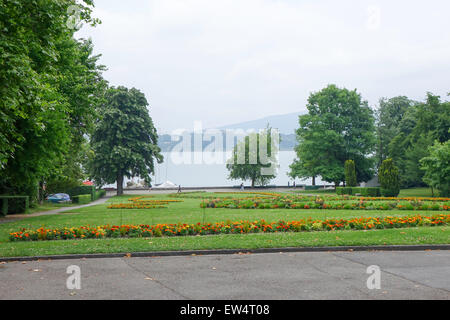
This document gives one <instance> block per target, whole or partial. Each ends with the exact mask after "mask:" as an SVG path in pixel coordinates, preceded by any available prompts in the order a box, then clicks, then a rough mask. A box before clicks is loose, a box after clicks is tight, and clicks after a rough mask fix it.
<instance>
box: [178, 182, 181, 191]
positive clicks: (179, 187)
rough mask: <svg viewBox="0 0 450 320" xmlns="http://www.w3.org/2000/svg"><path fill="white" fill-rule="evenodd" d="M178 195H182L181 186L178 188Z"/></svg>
mask: <svg viewBox="0 0 450 320" xmlns="http://www.w3.org/2000/svg"><path fill="white" fill-rule="evenodd" d="M178 193H181V184H180V185H179V186H178Z"/></svg>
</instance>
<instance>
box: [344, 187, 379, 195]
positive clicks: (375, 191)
mask: <svg viewBox="0 0 450 320" xmlns="http://www.w3.org/2000/svg"><path fill="white" fill-rule="evenodd" d="M336 194H337V195H350V196H351V195H356V194H360V195H361V196H364V197H379V196H381V189H380V188H360V187H355V188H351V187H340V188H336Z"/></svg>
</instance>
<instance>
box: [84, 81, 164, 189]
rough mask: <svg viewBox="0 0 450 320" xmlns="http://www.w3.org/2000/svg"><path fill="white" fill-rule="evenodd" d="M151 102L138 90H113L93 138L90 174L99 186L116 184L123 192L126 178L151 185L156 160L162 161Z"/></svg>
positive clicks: (104, 106) (107, 99)
mask: <svg viewBox="0 0 450 320" xmlns="http://www.w3.org/2000/svg"><path fill="white" fill-rule="evenodd" d="M147 106H148V102H147V99H146V98H145V95H144V94H143V93H142V92H140V91H139V90H138V89H135V88H132V89H127V88H125V87H122V86H119V87H117V88H114V87H112V88H110V89H109V90H108V91H107V93H106V102H105V104H104V105H103V106H102V108H101V110H100V112H101V115H100V118H99V119H98V121H97V123H96V126H95V129H94V132H93V135H92V139H91V146H92V155H91V158H90V160H89V165H88V167H89V173H90V175H91V177H92V178H94V179H95V181H96V182H97V184H98V185H100V186H101V185H104V184H111V183H115V182H117V194H118V195H121V194H122V193H123V179H124V176H127V177H128V178H131V177H140V178H143V179H145V181H146V183H150V181H151V178H150V175H151V174H153V173H154V168H155V167H154V160H156V161H157V162H158V163H161V162H162V161H163V156H162V155H161V153H160V148H159V147H158V134H157V132H156V128H155V126H154V125H153V121H152V118H151V117H150V115H149V112H148V109H147Z"/></svg>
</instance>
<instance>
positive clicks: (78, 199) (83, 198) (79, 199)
mask: <svg viewBox="0 0 450 320" xmlns="http://www.w3.org/2000/svg"><path fill="white" fill-rule="evenodd" d="M91 201H92V196H91V195H90V194H82V195H79V196H74V197H72V203H78V204H88V203H90V202H91Z"/></svg>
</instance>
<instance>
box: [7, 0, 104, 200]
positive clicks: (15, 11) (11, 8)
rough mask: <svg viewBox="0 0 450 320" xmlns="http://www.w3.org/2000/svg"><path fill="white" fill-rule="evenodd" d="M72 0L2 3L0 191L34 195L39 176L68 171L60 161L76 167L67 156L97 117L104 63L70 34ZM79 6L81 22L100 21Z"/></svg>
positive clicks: (88, 0) (86, 4)
mask: <svg viewBox="0 0 450 320" xmlns="http://www.w3.org/2000/svg"><path fill="white" fill-rule="evenodd" d="M75 4H76V1H75V0H61V1H51V0H29V1H16V0H1V1H0V30H1V32H2V36H1V38H0V83H1V84H2V85H1V86H0V193H10V194H27V195H29V196H31V197H32V199H33V200H36V199H37V191H38V182H41V187H42V186H43V182H44V181H45V180H51V179H52V177H55V176H58V175H59V174H60V173H61V172H68V170H66V169H65V165H66V164H67V166H70V167H72V168H74V167H76V166H78V167H79V163H76V164H75V163H71V162H70V161H69V158H72V159H76V158H77V156H76V155H77V152H78V150H79V149H80V148H78V146H79V145H80V144H81V143H82V142H83V140H84V139H85V135H86V134H87V133H88V132H89V126H90V124H91V123H92V119H93V118H94V117H95V105H96V103H97V101H98V99H100V98H101V96H102V93H101V89H102V88H103V87H104V81H103V79H102V77H101V72H102V71H103V70H104V68H103V67H102V66H98V65H97V61H98V56H92V43H91V42H90V41H85V40H76V39H74V38H73V34H74V32H75V30H72V29H69V28H68V26H67V25H66V22H67V19H68V10H67V9H68V7H69V6H70V5H75ZM78 5H79V7H80V10H81V18H82V20H83V22H86V23H90V24H92V25H95V24H96V23H98V21H97V20H96V19H93V18H92V17H91V11H92V8H91V7H92V5H93V3H92V1H91V0H84V1H83V2H81V3H79V4H78ZM66 168H67V167H66ZM66 178H67V181H69V180H72V177H68V176H67V177H65V178H63V180H64V179H66ZM75 179H76V178H75ZM58 183H59V182H58Z"/></svg>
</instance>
